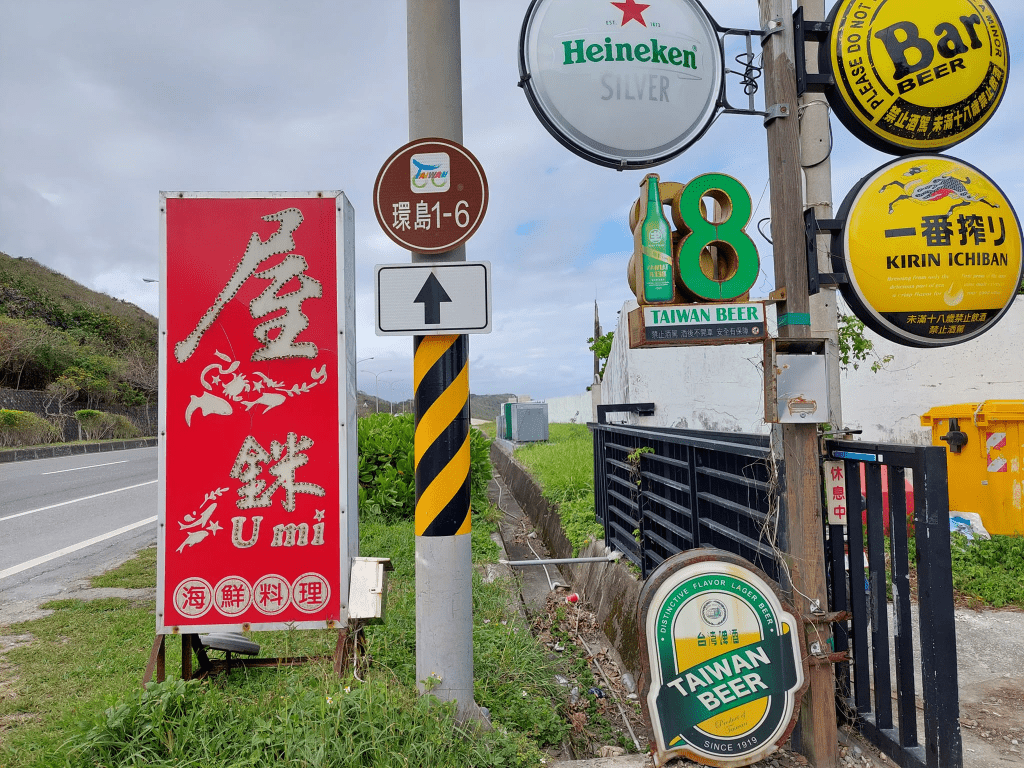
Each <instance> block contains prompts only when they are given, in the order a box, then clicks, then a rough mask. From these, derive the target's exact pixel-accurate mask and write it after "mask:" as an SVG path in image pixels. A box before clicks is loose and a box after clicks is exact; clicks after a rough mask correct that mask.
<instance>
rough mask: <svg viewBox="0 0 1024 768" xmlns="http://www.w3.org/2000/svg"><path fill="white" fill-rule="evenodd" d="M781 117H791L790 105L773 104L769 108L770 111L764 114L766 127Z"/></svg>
mask: <svg viewBox="0 0 1024 768" xmlns="http://www.w3.org/2000/svg"><path fill="white" fill-rule="evenodd" d="M780 117H789V104H772V105H771V106H770V107H768V111H767V112H765V113H764V124H765V126H767V125H768V123H770V122H771V121H772V120H777V119H779V118H780Z"/></svg>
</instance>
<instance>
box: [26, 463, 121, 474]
mask: <svg viewBox="0 0 1024 768" xmlns="http://www.w3.org/2000/svg"><path fill="white" fill-rule="evenodd" d="M127 463H128V459H123V460H122V461H108V462H107V463H106V464H90V465H89V466H88V467H72V468H71V469H55V470H54V471H53V472H40V473H39V474H41V475H59V474H60V473H61V472H77V471H78V470H80V469H96V467H109V466H111V465H112V464H127Z"/></svg>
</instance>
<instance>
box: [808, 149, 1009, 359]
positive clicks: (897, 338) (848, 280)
mask: <svg viewBox="0 0 1024 768" xmlns="http://www.w3.org/2000/svg"><path fill="white" fill-rule="evenodd" d="M928 159H935V160H940V161H943V162H952V163H959V164H961V165H964V166H966V167H967V168H969V169H972V170H973V171H974V172H976V173H978V174H979V175H981V176H983V177H984V178H985V179H986V181H987V182H988V183H990V184H991V185H992V186H993V187H995V189H996V190H998V192H999V193H1000V195H1002V197H1003V199H1004V200H1006V202H1007V203H1009V198H1008V197H1007V196H1006V194H1005V193H1004V192H1003V190H1002V188H1000V186H999V185H998V184H997V183H996V182H995V180H994V179H992V178H991V177H990V176H988V174H985V173H984V172H982V171H981V169H980V168H978V167H977V166H975V165H972V164H971V163H968V162H967V161H965V160H961V159H960V158H957V157H952V156H950V155H937V154H933V153H928V154H914V155H906V156H904V157H900V158H896V159H893V160H890V161H888V162H886V163H883V164H882V165H880V166H878V167H877V168H875V169H874V170H872V171H871V172H870V173H868V174H867V175H865V176H864V177H863V178H862V179H861V180H860V181H858V182H857V184H856V185H854V187H853V188H852V189H851V190H850V191H849V193H848V194H847V195H846V198H845V199H844V200H843V204H842V205H841V206H840V208H839V212H838V214H837V216H836V219H835V220H834V224H835V225H836V226H831V225H828V226H826V227H823V229H828V230H831V231H832V246H831V249H830V250H831V254H832V268H833V270H834V271H835V275H834V276H838V278H839V279H838V280H837V281H836V283H837V284H838V286H839V289H840V291H841V293H842V294H843V299H844V300H845V301H846V303H847V304H849V305H850V308H851V309H853V312H854V314H855V315H856V316H857V317H858V318H859V319H860V320H861V321H862V322H863V323H864V324H865V325H866V326H867V327H869V328H870V329H871V330H873V331H874V332H875V333H877V334H879V335H880V336H882V337H884V338H886V339H888V340H890V341H894V342H896V343H897V344H902V345H903V346H907V347H917V348H923V349H937V348H941V347H947V346H952V345H954V344H960V343H963V342H965V341H970V340H972V339H975V338H977V337H978V336H980V335H981V334H983V333H985V332H986V331H988V330H990V329H991V328H992V327H993V326H994V325H995V324H996V323H997V322H999V321H1000V320H1001V319H1002V318H1003V317H1004V316H1005V315H1006V313H1007V311H1009V309H1010V307H1011V306H1012V304H1013V302H1014V301H1015V300H1016V295H1017V289H1016V288H1015V289H1014V291H1013V292H1012V293H1011V295H1010V300H1009V301H1008V302H1006V304H1005V305H1004V306H1003V308H1002V309H1001V310H999V312H998V314H997V315H996V317H995V319H991V320H990V321H988V322H986V323H985V324H984V325H982V326H980V327H979V328H978V329H977V330H975V331H974V332H972V333H968V334H964V335H958V336H955V337H953V338H950V337H945V338H942V337H939V338H937V339H936V341H935V342H929V341H926V340H925V339H924V338H923V337H920V336H913V335H910V334H906V333H904V332H902V331H900V330H899V329H898V328H897V326H895V325H893V324H892V323H889V322H888V321H886V320H885V319H884V318H883V317H882V316H881V314H880V313H879V312H878V311H877V310H876V309H874V308H873V307H871V306H870V305H869V304H868V302H867V300H866V299H865V298H864V297H863V296H862V294H861V290H860V289H859V288H858V286H857V282H856V280H855V276H854V275H853V274H852V270H851V269H850V264H849V254H848V252H847V247H846V243H847V234H848V230H849V227H850V212H851V211H852V210H853V207H854V205H855V204H856V203H857V202H858V201H859V200H860V199H861V193H862V190H863V189H864V188H865V186H866V185H868V184H869V183H870V182H872V181H873V180H875V179H876V178H877V177H878V176H879V175H881V174H882V173H884V172H885V171H887V170H889V169H890V168H891V167H893V166H897V165H899V164H901V163H914V162H917V161H919V160H920V161H927V160H928ZM944 199H948V198H944ZM1007 208H1008V211H1009V214H1010V216H1011V217H1012V219H1013V223H1014V224H1015V225H1016V227H1017V232H1018V233H1020V232H1021V227H1020V220H1019V218H1018V217H1017V213H1016V211H1014V210H1013V208H1012V207H1010V206H1009V205H1008V206H1007ZM829 224H831V222H830V223H829ZM1022 276H1024V258H1022V259H1021V265H1020V270H1019V271H1018V273H1017V280H1016V283H1015V285H1017V286H1019V285H1020V282H1021V278H1022Z"/></svg>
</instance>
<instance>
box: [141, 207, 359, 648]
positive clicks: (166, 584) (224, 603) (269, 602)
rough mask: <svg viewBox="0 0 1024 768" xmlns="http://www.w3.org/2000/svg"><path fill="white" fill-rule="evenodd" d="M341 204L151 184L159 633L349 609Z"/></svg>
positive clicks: (348, 404)
mask: <svg viewBox="0 0 1024 768" xmlns="http://www.w3.org/2000/svg"><path fill="white" fill-rule="evenodd" d="M351 211H352V209H351V206H350V205H349V203H348V201H347V200H346V199H345V197H344V196H343V195H342V194H341V193H303V194H294V195H292V194H277V193H275V194H269V193H267V194H264V195H259V194H252V195H250V194H236V193H224V194H221V195H203V194H197V193H164V194H163V195H162V196H161V212H162V223H163V228H162V229H163V246H164V247H163V257H164V261H163V270H162V277H161V318H160V322H161V350H160V352H161V391H160V406H161V423H160V438H161V440H160V454H161V456H160V458H161V472H160V507H159V526H160V527H159V534H158V547H159V553H158V598H157V632H158V633H168V632H173V631H175V628H177V629H178V631H183V632H184V631H189V632H197V631H211V630H213V629H216V628H220V629H223V628H227V627H230V628H236V629H254V630H255V629H275V628H280V627H283V626H285V625H292V626H299V627H326V626H329V624H328V622H338V621H342V620H345V619H346V618H347V616H346V614H345V610H344V605H345V603H347V598H348V579H349V554H350V553H349V546H350V541H354V540H355V539H354V537H353V534H354V533H357V528H356V521H355V520H354V519H350V518H354V517H355V515H356V501H355V491H354V488H353V489H351V490H350V489H349V485H350V484H352V483H354V481H355V477H354V466H353V462H354V457H355V444H354V439H355V436H354V432H355V430H354V426H355V412H354V411H355V405H354V392H353V391H352V388H351V386H350V384H349V383H348V381H347V376H346V373H345V371H346V360H347V359H348V358H352V361H353V362H354V343H355V339H354V319H350V318H352V312H353V310H352V304H353V303H354V302H352V301H351V298H352V292H353V284H352V259H351V246H350V244H349V243H350V240H351V238H350V237H346V236H345V232H346V228H347V227H350V226H351V220H352V216H351ZM346 245H347V246H348V247H346ZM343 255H344V257H343ZM346 327H348V328H350V329H351V332H349V331H348V330H346ZM350 337H351V338H350ZM349 423H351V424H352V425H353V429H352V430H351V431H350V430H348V429H346V426H345V425H346V424H349ZM350 432H351V434H350ZM350 512H351V514H350Z"/></svg>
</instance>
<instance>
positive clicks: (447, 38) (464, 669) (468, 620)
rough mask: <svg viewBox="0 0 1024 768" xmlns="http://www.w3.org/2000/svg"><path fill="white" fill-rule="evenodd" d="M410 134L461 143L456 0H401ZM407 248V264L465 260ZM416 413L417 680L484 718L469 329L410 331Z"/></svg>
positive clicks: (457, 254)
mask: <svg viewBox="0 0 1024 768" xmlns="http://www.w3.org/2000/svg"><path fill="white" fill-rule="evenodd" d="M406 19H407V23H408V43H409V139H410V141H413V140H416V139H423V138H441V139H448V140H450V141H454V142H457V143H459V144H461V143H462V48H461V46H462V42H461V24H460V8H459V0H406ZM465 260H466V249H465V247H462V246H460V247H459V248H455V249H454V250H451V251H448V252H447V253H443V254H439V255H432V256H425V255H423V254H418V253H413V254H412V261H413V263H422V262H435V261H465ZM413 398H414V402H415V407H414V410H415V414H416V439H415V443H416V445H415V456H416V680H417V681H418V683H417V684H418V685H419V687H420V690H421V691H424V690H427V689H429V690H430V693H432V694H433V695H435V696H437V697H438V698H441V699H443V700H445V701H452V700H455V701H457V702H458V705H457V712H458V717H459V719H460V720H467V719H476V720H480V719H483V717H482V712H481V711H480V708H479V707H478V706H477V704H476V702H475V701H474V700H473V592H472V587H473V562H472V550H471V547H470V509H469V338H468V337H467V336H464V335H459V336H454V335H453V336H416V337H414V338H413Z"/></svg>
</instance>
